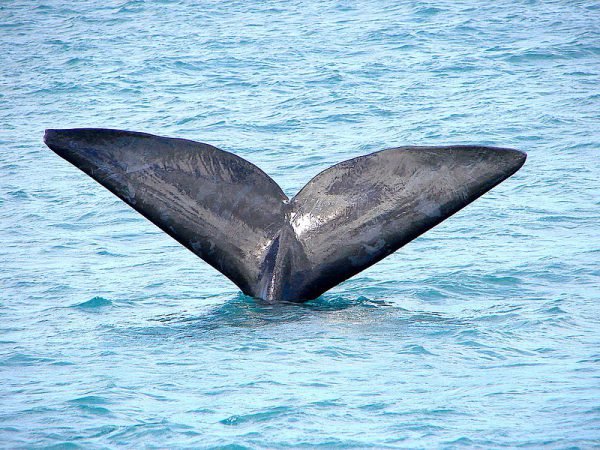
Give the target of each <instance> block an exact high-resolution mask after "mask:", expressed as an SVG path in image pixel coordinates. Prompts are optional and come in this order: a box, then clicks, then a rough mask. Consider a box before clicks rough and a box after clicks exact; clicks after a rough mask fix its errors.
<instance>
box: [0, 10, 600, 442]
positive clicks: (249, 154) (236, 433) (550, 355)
mask: <svg viewBox="0 0 600 450" xmlns="http://www.w3.org/2000/svg"><path fill="white" fill-rule="evenodd" d="M599 35H600V9H599V8H598V4H597V2H593V1H572V2H566V1H565V2H559V1H557V2H537V1H518V2H513V1H511V2H507V1H501V2H495V3H493V4H492V3H490V2H466V3H463V4H462V5H456V4H455V2H437V3H432V2H417V1H406V2H391V1H382V2H366V1H356V2H355V1H337V2H336V1H333V2H330V1H326V2H316V1H315V2H295V1H293V2H283V1H281V2H277V1H272V0H267V1H265V2H261V3H260V4H258V3H257V4H252V5H251V4H249V3H247V2H199V3H197V2H192V1H187V0H184V1H169V0H163V1H159V2H145V1H141V0H132V1H114V2H94V1H83V2H76V3H73V2H58V1H46V2H26V1H13V2H4V3H3V4H2V5H0V54H2V64H0V85H1V86H2V88H1V89H0V149H1V152H0V240H1V242H2V246H0V377H1V378H0V379H1V380H2V381H1V382H0V442H1V444H0V445H2V446H4V447H6V448H20V447H28V448H31V447H46V446H56V447H57V448H77V447H81V448H106V447H130V448H139V447H142V446H145V447H149V448H152V447H160V448H163V447H224V446H227V445H232V447H230V448H245V447H248V448H255V447H270V448H284V447H291V446H297V447H310V448H312V447H318V446H322V447H327V446H331V447H337V448H351V447H357V448H365V447H369V446H372V447H376V448H385V447H401V448H406V447H423V448H424V447H426V448H431V447H445V448H461V447H466V448H472V447H481V448H497V447H517V446H519V447H526V448H527V447H531V448H539V447H542V446H549V447H551V448H573V447H579V448H592V447H595V446H598V445H600V431H599V429H600V409H599V405H600V380H599V377H600V366H599V363H600V352H599V351H598V349H599V348H600V323H599V317H600V302H599V297H600V295H599V293H600V273H599V264H598V261H599V256H600V251H599V250H600V225H599V224H600V211H599V206H600V196H599V190H598V180H599V176H600V169H599V163H598V162H599V156H600V154H599V150H600V133H599V131H598V129H599V127H598V124H599V114H598V112H599V110H600V108H599V100H600V97H599V95H600V94H599V91H598V86H599V85H600V77H599V73H600V70H599V69H600V59H599V58H600V46H599V42H600V36H599ZM80 126H81V127H84V126H95V127H109V128H121V129H130V130H137V131H146V132H151V133H155V134H161V135H166V136H174V137H185V138H189V139H195V140H200V141H204V142H208V143H211V144H213V145H216V146H218V147H220V148H223V149H225V150H229V151H233V152H235V153H237V154H238V155H240V156H242V157H244V158H246V159H248V160H250V161H252V162H253V163H255V164H257V165H259V166H260V167H261V168H262V169H264V170H265V171H266V172H267V173H269V174H270V175H271V176H272V177H273V178H274V179H275V180H276V181H277V182H278V183H279V184H280V185H281V186H282V188H283V189H284V191H285V192H286V194H287V195H290V196H291V195H293V194H294V193H296V192H297V191H298V190H299V189H300V188H301V187H302V186H303V185H304V184H305V183H306V182H307V181H308V180H309V179H310V178H311V177H313V176H314V175H316V174H317V173H318V172H319V171H321V170H323V169H325V168H326V167H328V166H329V165H331V164H333V163H336V162H339V161H342V160H344V159H348V158H352V157H355V156H358V155H361V154H365V153H368V152H371V151H375V150H380V149H383V148H386V147H390V146H398V145H448V144H485V145H497V146H505V147H514V148H519V149H522V150H524V151H526V152H528V154H529V159H528V161H527V163H526V165H525V166H524V168H523V169H522V170H521V171H520V172H518V173H517V174H516V175H515V176H514V177H512V178H511V179H509V180H507V181H506V182H504V183H503V184H502V185H500V186H498V187H497V188H496V189H494V190H493V191H492V192H490V193H488V194H486V195H485V196H484V197H482V198H481V199H479V200H478V201H476V202H475V203H474V204H472V205H470V206H468V207H467V208H466V209H464V210H463V211H461V212H460V213H458V214H457V215H456V216H454V217H452V218H451V219H449V220H447V221H446V222H444V223H443V224H441V225H439V226H438V227H436V228H435V229H433V230H432V231H430V232H429V233H427V234H426V235H424V236H422V237H421V238H419V239H417V240H415V241H414V242H412V243H411V244H409V245H407V246H406V247H405V248H403V249H402V250H400V251H398V252H397V253H396V254H394V255H393V256H391V257H389V258H387V259H386V260H384V261H382V262H381V263H379V264H377V265H376V266H374V267H372V268H370V269H369V270H367V271H365V272H363V273H361V274H359V275H358V276H356V277H354V278H353V279H351V280H349V281H347V282H346V283H343V284H342V285H340V286H338V287H336V288H335V289H333V290H332V291H330V292H328V293H327V294H326V295H324V296H323V297H321V298H319V299H318V300H316V301H313V302H310V303H308V304H305V305H301V306H298V305H275V306H269V305H265V304H262V303H260V302H257V301H255V300H253V299H251V298H247V297H244V296H243V295H241V294H240V293H239V292H238V290H237V288H236V287H235V286H233V285H232V284H231V283H230V282H229V281H227V280H226V279H225V278H224V277H223V276H221V275H220V274H219V273H217V272H216V271H215V270H213V269H212V268H210V267H209V266H208V265H207V264H205V263H203V262H202V261H201V260H199V259H198V258H196V257H195V256H194V255H193V254H191V253H190V252H188V251H187V250H185V249H184V248H182V247H180V246H179V245H178V244H177V243H176V242H175V241H173V240H172V239H171V238H169V237H168V236H166V235H165V234H164V233H162V232H160V231H159V230H158V229H157V228H156V227H154V226H153V225H152V224H150V223H148V222H147V221H146V220H145V219H143V218H142V217H141V216H140V215H138V214H137V213H135V212H134V211H133V210H131V209H130V208H128V207H127V206H126V205H125V204H123V203H122V202H121V201H120V200H118V199H117V198H116V197H114V196H112V195H111V194H110V193H109V192H108V191H106V190H104V189H103V188H101V187H100V186H99V185H98V184H96V183H94V182H93V181H92V180H91V179H89V178H88V177H86V176H85V175H83V174H82V173H81V172H79V171H78V170H76V169H75V168H74V167H72V166H70V165H69V164H68V163H66V162H65V161H63V160H61V159H60V158H58V157H57V156H56V155H54V154H53V153H52V152H50V151H49V150H48V149H46V148H45V147H44V145H43V144H42V141H41V139H42V135H43V130H44V129H45V128H68V127H80ZM233 445H237V446H238V447H233Z"/></svg>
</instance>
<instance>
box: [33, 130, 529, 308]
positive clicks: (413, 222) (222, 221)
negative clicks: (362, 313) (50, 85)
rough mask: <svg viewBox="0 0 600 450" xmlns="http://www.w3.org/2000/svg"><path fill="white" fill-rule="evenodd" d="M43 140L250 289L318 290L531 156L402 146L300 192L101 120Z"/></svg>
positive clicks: (201, 147)
mask: <svg viewBox="0 0 600 450" xmlns="http://www.w3.org/2000/svg"><path fill="white" fill-rule="evenodd" d="M44 141H45V143H46V145H48V147H50V148H51V149H52V150H53V151H54V152H55V153H57V154H58V155H59V156H61V157H62V158H64V159H66V160H67V161H69V162H70V163H72V164H74V165H75V166H76V167H78V168H79V169H81V170H82V171H83V172H85V173H86V174H88V175H89V176H91V177H92V178H93V179H95V180H96V181H97V182H99V183H100V184H102V185H103V186H104V187H106V188H107V189H109V190H110V191H111V192H113V193H114V194H116V195H117V196H118V197H119V198H121V199H122V200H123V201H125V202H126V203H127V204H129V205H130V206H131V207H133V208H134V209H135V210H137V211H138V212H140V213H141V214H142V215H143V216H145V217H146V218H147V219H149V220H150V221H151V222H153V223H154V224H156V225H157V226H158V227H160V228H161V229H162V230H163V231H165V232H166V233H167V234H169V235H171V236H172V237H173V238H175V239H176V240H177V241H179V242H180V243H181V244H183V245H184V246H185V247H187V248H188V249H190V250H191V251H192V252H194V253H195V254H196V255H198V256H199V257H200V258H202V259H203V260H204V261H206V262H207V263H209V264H210V265H211V266H213V267H214V268H216V269H217V270H219V271H220V272H221V273H223V274H224V275H225V276H227V277H228V278H229V279H230V280H231V281H233V282H234V283H235V284H236V285H237V286H238V287H239V288H240V289H241V290H242V291H243V292H244V293H245V294H247V295H250V296H253V297H257V298H261V299H264V300H266V301H269V302H276V301H291V302H303V301H306V300H310V299H314V298H316V297H318V296H319V295H321V294H322V293H323V292H325V291H327V290H328V289H331V288H332V287H334V286H336V285H337V284H339V283H341V282H342V281H344V280H346V279H348V278H350V277H351V276H353V275H355V274H357V273H358V272H360V271H361V270H364V269H366V268H367V267H369V266H371V265H373V264H375V263H376V262H377V261H379V260H381V259H383V258H385V257H386V256H388V255H389V254H391V253H393V252H394V251H396V250H398V249H399V248H400V247H402V246H403V245H405V244H406V243H408V242H410V241H411V240H413V239H414V238H416V237H417V236H419V235H420V234H422V233H424V232H426V231H427V230H429V229H430V228H432V227H434V226H435V225H437V224H438V223H440V222H441V221H443V220H444V219H446V218H448V217H449V216H451V215H452V214H454V213H455V212H457V211H458V210H460V209H461V208H463V207H464V206H466V205H468V204H469V203H471V202H472V201H473V200H475V199H476V198H478V197H479V196H481V195H483V194H484V193H485V192H487V191H488V190H490V189H491V188H493V187H494V186H496V185H497V184H498V183H500V182H501V181H503V180H505V179H506V178H508V177H509V176H511V175H512V174H514V173H515V172H516V171H517V170H518V169H519V168H520V167H521V166H522V165H523V164H524V162H525V159H526V155H525V153H523V152H521V151H518V150H513V149H505V148H495V147H480V146H449V147H398V148H390V149H388V150H382V151H379V152H375V153H371V154H369V155H365V156H360V157H358V158H353V159H350V160H348V161H344V162H341V163H339V164H336V165H334V166H332V167H330V168H328V169H326V170H324V171H323V172H321V173H319V174H318V175H317V176H315V177H314V178H313V179H312V180H310V181H309V182H308V184H306V186H304V187H303V188H302V190H300V192H298V194H296V196H295V197H293V198H292V199H288V197H287V196H286V195H285V194H284V193H283V191H282V190H281V188H280V187H279V186H278V185H277V183H275V181H273V180H272V179H271V178H270V177H269V176H267V175H266V174H265V173H264V172H263V171H262V170H260V169H259V168H258V167H256V166H254V165H253V164H251V163H249V162H248V161H246V160H244V159H242V158H240V157H238V156H236V155H234V154H232V153H229V152H226V151H223V150H219V149H218V148H216V147H213V146H211V145H208V144H203V143H199V142H194V141H189V140H185V139H173V138H166V137H159V136H154V135H151V134H146V133H137V132H131V131H121V130H108V129H98V128H80V129H68V130H46V134H45V136H44Z"/></svg>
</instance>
